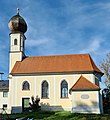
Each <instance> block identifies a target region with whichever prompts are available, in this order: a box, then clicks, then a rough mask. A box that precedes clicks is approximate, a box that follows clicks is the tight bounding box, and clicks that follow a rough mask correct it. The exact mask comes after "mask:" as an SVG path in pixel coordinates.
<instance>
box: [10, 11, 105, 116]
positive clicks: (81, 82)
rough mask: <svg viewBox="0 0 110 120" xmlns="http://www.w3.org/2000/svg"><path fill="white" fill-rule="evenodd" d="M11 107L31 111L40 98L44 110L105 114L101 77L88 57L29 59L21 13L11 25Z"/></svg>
mask: <svg viewBox="0 0 110 120" xmlns="http://www.w3.org/2000/svg"><path fill="white" fill-rule="evenodd" d="M8 26H9V29H10V52H9V57H10V58H9V103H8V104H9V105H8V109H9V111H10V112H11V113H20V112H23V111H25V110H26V109H28V108H29V102H31V97H32V96H34V97H36V96H38V97H39V98H40V105H41V109H42V110H48V111H61V110H65V111H72V112H77V113H96V114H100V113H103V106H102V93H101V87H100V85H101V76H102V75H103V73H102V72H101V71H100V69H99V68H98V67H97V66H96V65H95V63H94V61H93V59H92V58H91V56H90V55H89V54H66V55H53V56H26V55H25V51H24V50H25V42H28V40H27V41H25V40H26V37H25V32H26V31H27V24H26V22H25V20H24V19H23V17H21V16H20V14H19V11H18V12H17V15H15V16H13V17H12V18H11V19H10V20H9V23H8Z"/></svg>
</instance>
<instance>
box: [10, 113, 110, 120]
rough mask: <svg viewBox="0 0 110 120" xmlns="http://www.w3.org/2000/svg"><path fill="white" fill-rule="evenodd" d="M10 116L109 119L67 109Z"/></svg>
mask: <svg viewBox="0 0 110 120" xmlns="http://www.w3.org/2000/svg"><path fill="white" fill-rule="evenodd" d="M9 117H10V118H19V117H26V118H34V120H110V115H107V114H103V115H96V114H79V113H71V112H67V111H62V112H61V111H60V112H50V111H39V112H31V113H21V114H13V115H9Z"/></svg>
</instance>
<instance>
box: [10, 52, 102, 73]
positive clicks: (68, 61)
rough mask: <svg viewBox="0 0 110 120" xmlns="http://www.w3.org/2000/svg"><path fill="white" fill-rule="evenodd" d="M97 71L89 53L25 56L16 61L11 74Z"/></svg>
mask: <svg viewBox="0 0 110 120" xmlns="http://www.w3.org/2000/svg"><path fill="white" fill-rule="evenodd" d="M94 71H96V72H99V73H101V74H103V73H102V72H101V71H100V70H99V69H98V68H97V66H96V65H95V63H94V62H93V60H92V58H91V57H90V55H89V54H70V55H56V56H33V57H26V58H25V59H24V60H23V61H21V62H16V64H15V66H14V67H13V69H12V71H11V74H31V73H63V72H67V73H69V72H74V73H75V72H76V73H77V72H78V73H79V72H94Z"/></svg>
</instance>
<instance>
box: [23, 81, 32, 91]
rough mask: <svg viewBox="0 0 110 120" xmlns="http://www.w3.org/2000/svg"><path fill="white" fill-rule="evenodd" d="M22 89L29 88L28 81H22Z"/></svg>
mask: <svg viewBox="0 0 110 120" xmlns="http://www.w3.org/2000/svg"><path fill="white" fill-rule="evenodd" d="M22 90H30V85H29V83H28V81H24V82H23V85H22Z"/></svg>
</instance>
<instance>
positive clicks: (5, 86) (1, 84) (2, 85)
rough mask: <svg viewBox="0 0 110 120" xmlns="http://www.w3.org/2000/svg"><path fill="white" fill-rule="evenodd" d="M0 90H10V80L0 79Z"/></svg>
mask: <svg viewBox="0 0 110 120" xmlns="http://www.w3.org/2000/svg"><path fill="white" fill-rule="evenodd" d="M0 90H2V91H3V90H9V80H0Z"/></svg>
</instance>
